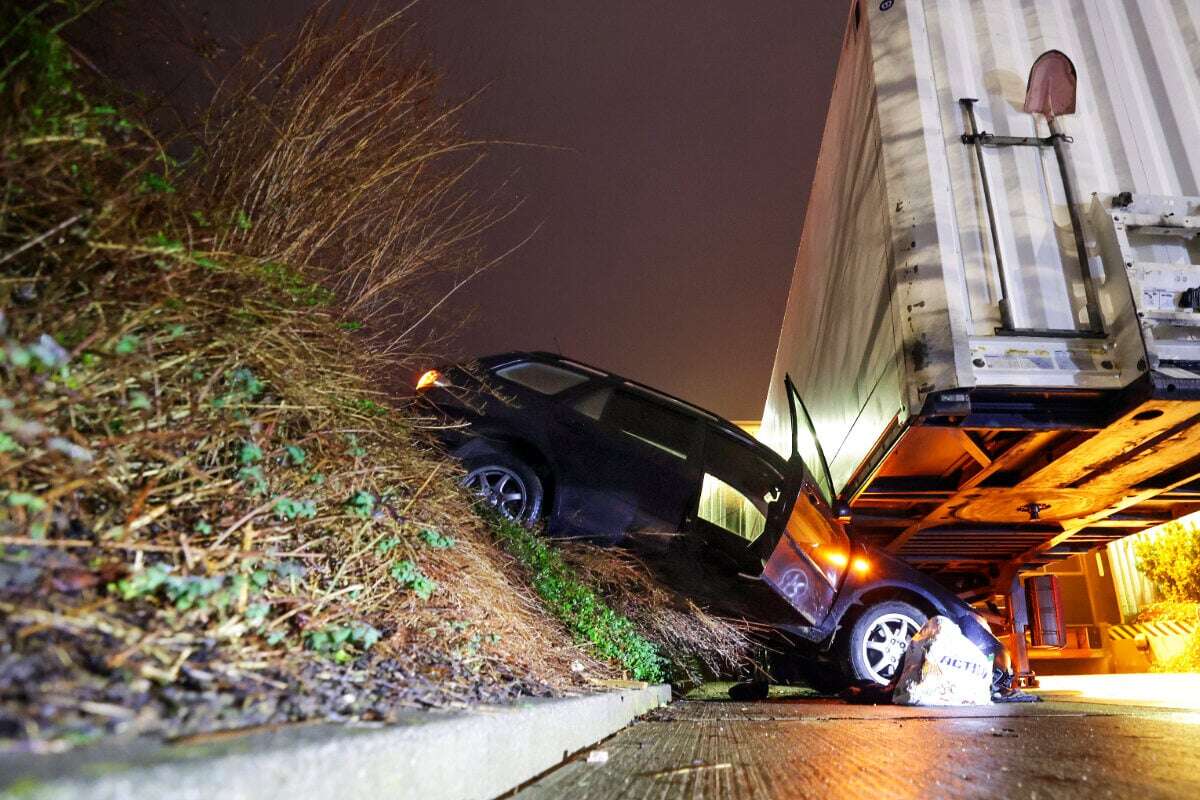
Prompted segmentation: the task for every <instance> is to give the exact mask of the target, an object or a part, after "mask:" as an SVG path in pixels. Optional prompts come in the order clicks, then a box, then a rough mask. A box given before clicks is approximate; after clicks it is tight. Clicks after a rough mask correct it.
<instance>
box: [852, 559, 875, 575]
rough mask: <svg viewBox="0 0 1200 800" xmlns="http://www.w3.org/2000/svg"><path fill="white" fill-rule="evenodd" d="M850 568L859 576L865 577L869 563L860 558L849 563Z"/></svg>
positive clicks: (869, 567) (868, 569) (869, 566)
mask: <svg viewBox="0 0 1200 800" xmlns="http://www.w3.org/2000/svg"><path fill="white" fill-rule="evenodd" d="M850 568H851V569H853V570H854V571H855V572H857V573H858V574H859V575H866V574H867V572H869V571H870V569H871V562H870V561H867V560H866V559H865V558H862V557H861V556H860V557H858V558H856V559H854V560H853V561H851V562H850Z"/></svg>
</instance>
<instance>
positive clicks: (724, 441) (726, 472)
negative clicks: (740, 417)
mask: <svg viewBox="0 0 1200 800" xmlns="http://www.w3.org/2000/svg"><path fill="white" fill-rule="evenodd" d="M782 482H783V476H782V475H781V474H780V473H779V471H778V470H777V469H776V468H775V467H774V466H772V465H771V463H770V462H769V461H768V460H767V459H766V458H765V457H764V456H763V455H762V454H761V453H758V452H756V451H755V449H754V448H753V447H751V446H750V445H748V444H746V443H744V442H739V441H737V440H736V439H734V438H733V437H732V436H729V435H727V434H725V433H723V432H721V431H718V430H711V429H710V430H709V431H708V435H707V436H706V437H705V442H704V483H703V485H702V486H701V488H700V506H699V509H698V511H697V515H698V516H699V517H700V518H701V519H703V520H707V521H708V522H711V523H712V524H714V525H717V526H719V527H721V528H723V529H725V530H726V531H729V532H730V533H733V534H736V535H737V536H740V537H742V538H743V539H746V540H747V541H749V542H753V541H754V540H756V539H757V538H758V537H759V536H760V535H761V534H762V532H763V530H764V529H765V528H766V524H767V507H768V505H769V504H770V502H771V500H772V499H774V497H775V496H776V493H777V492H778V491H779V490H780V488H781V484H782Z"/></svg>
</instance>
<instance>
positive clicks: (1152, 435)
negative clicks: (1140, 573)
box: [845, 376, 1200, 593]
mask: <svg viewBox="0 0 1200 800" xmlns="http://www.w3.org/2000/svg"><path fill="white" fill-rule="evenodd" d="M1194 383H1195V382H1191V381H1189V382H1181V381H1178V380H1170V379H1166V378H1163V377H1161V376H1154V377H1148V378H1147V379H1146V380H1144V381H1141V382H1139V383H1138V384H1136V385H1135V386H1133V387H1131V388H1130V389H1127V390H1124V391H1122V392H1107V393H1106V392H1103V391H1097V390H1075V391H1072V390H1059V391H1036V392H1031V391H1025V390H1007V391H1005V390H995V389H987V390H984V389H975V390H962V391H953V392H941V393H939V394H937V395H931V396H930V397H929V398H928V399H927V401H926V403H925V407H924V409H923V410H922V413H921V414H920V415H919V416H918V417H917V419H915V420H913V421H912V422H911V423H910V424H909V425H907V426H905V427H904V428H902V429H899V428H897V429H895V430H896V432H895V433H894V434H893V435H894V441H893V442H892V443H891V445H890V447H887V448H886V451H885V455H884V456H883V458H882V459H881V460H880V461H879V462H878V463H877V464H876V465H874V467H873V468H872V469H870V470H869V472H866V474H863V475H861V476H858V477H857V478H856V482H855V481H852V482H851V484H850V485H849V486H848V487H847V489H848V491H847V492H846V493H845V496H846V498H847V500H848V502H847V505H848V506H849V508H850V511H851V516H850V525H851V528H852V529H853V531H854V533H855V534H856V535H858V536H859V537H861V538H864V539H866V540H867V541H870V542H872V543H874V544H876V545H878V546H881V547H884V548H886V549H888V550H890V551H892V552H894V553H896V554H897V555H899V556H901V557H903V558H904V559H905V560H907V561H909V562H910V563H912V564H914V565H915V566H917V567H918V568H920V569H922V570H924V571H926V572H929V573H931V574H935V575H938V576H939V577H941V578H942V579H943V580H945V581H946V582H948V583H950V584H951V585H954V586H955V587H956V588H958V589H959V590H960V591H963V592H964V593H970V591H971V590H972V589H974V590H977V591H979V592H981V593H982V592H985V591H997V592H1007V591H1008V590H1009V586H1010V584H1011V580H1012V576H1013V574H1015V571H1016V570H1018V569H1020V568H1022V567H1027V566H1032V565H1039V564H1044V563H1047V562H1049V561H1053V560H1056V559H1061V558H1066V557H1068V556H1070V555H1072V554H1075V553H1080V552H1086V551H1088V550H1091V549H1092V548H1095V547H1098V546H1100V545H1103V544H1105V543H1107V542H1110V541H1113V540H1116V539H1120V538H1123V537H1125V536H1128V535H1129V534H1132V533H1137V532H1139V531H1141V530H1144V529H1146V528H1149V527H1152V526H1154V525H1158V524H1161V523H1163V522H1166V521H1169V520H1171V519H1175V518H1177V517H1179V516H1182V515H1183V514H1186V513H1189V512H1191V511H1194V510H1196V509H1200V387H1197V386H1195V385H1193V384H1194Z"/></svg>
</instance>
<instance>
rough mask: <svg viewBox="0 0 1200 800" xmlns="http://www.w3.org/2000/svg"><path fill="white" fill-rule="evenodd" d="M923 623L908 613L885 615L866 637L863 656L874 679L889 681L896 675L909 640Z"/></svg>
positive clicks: (882, 681) (863, 643) (878, 681)
mask: <svg viewBox="0 0 1200 800" xmlns="http://www.w3.org/2000/svg"><path fill="white" fill-rule="evenodd" d="M920 628H921V626H920V625H918V624H917V621H916V620H914V619H912V618H911V617H909V616H907V615H905V614H897V613H891V614H883V615H881V616H880V617H879V618H878V619H876V620H875V621H874V622H873V623H871V629H870V630H868V631H867V635H866V636H864V637H863V642H862V657H863V663H864V664H866V665H867V672H868V673H869V675H870V678H871V680H873V681H875V682H876V683H888V682H889V681H890V680H891V679H892V678H893V677H895V675H896V668H897V667H899V666H900V658H901V657H902V656H903V655H904V651H905V650H906V649H908V641H909V639H911V638H912V637H913V636H914V635H915V634H916V632H917V631H918V630H920Z"/></svg>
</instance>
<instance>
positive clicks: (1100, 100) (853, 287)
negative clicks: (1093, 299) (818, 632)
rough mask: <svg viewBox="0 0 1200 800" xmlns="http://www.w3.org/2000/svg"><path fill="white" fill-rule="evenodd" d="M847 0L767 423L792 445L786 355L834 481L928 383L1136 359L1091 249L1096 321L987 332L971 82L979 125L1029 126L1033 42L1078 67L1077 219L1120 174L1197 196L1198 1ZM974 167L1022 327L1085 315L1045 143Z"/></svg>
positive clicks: (1038, 126) (1135, 362)
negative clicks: (984, 174) (1092, 332)
mask: <svg viewBox="0 0 1200 800" xmlns="http://www.w3.org/2000/svg"><path fill="white" fill-rule="evenodd" d="M860 3H861V4H860ZM860 3H852V4H851V5H850V14H849V19H848V23H847V32H846V36H845V39H844V43H843V50H842V54H841V60H840V62H839V66H838V72H837V78H836V83H835V86H834V92H833V97H832V100H831V106H830V111H829V118H828V119H827V122H826V128H825V134H824V138H823V140H822V146H821V154H820V158H819V160H818V165H817V172H816V177H815V179H814V184H813V189H812V194H811V197H810V203H809V207H808V211H807V215H806V219H805V225H804V231H803V234H802V237H801V243H800V247H799V252H798V254H797V260H796V271H795V274H794V276H793V281H792V288H791V292H790V294H789V298H788V306H787V310H786V312H785V318H784V324H783V330H782V334H781V338H780V343H779V349H778V352H777V355H776V362H775V368H774V371H773V374H772V378H771V387H770V390H769V393H768V399H767V407H766V409H765V412H764V420H763V430H762V434H760V435H761V436H762V437H763V439H764V441H767V442H768V443H769V444H771V445H772V446H773V447H775V448H776V449H777V450H779V451H780V452H783V453H785V454H786V453H787V452H789V451H790V442H789V441H788V433H787V430H788V422H787V419H788V417H787V403H786V397H785V395H784V392H783V375H784V374H785V373H789V372H790V373H791V375H792V377H793V379H794V380H795V381H796V383H797V385H798V387H799V388H800V390H801V392H802V394H803V396H804V399H805V402H806V403H807V405H808V406H809V410H810V411H811V412H812V415H813V417H814V421H815V423H816V426H817V429H818V432H819V437H820V439H821V444H822V446H823V448H824V450H825V452H826V454H827V455H828V456H829V458H830V461H831V468H832V471H833V473H834V481H835V484H836V485H837V486H838V487H839V488H841V487H842V486H844V485H845V483H846V482H847V481H848V480H849V479H850V478H851V476H852V475H853V474H854V472H855V470H856V469H857V468H858V466H859V465H860V464H861V463H862V462H863V461H864V460H865V459H866V458H867V457H868V456H869V455H870V454H871V453H872V452H873V450H874V448H875V447H876V446H877V444H878V443H879V442H880V441H881V437H884V435H885V434H886V432H887V431H888V429H889V427H890V426H893V425H902V424H903V423H904V422H905V420H906V419H907V418H908V416H909V415H910V414H911V413H913V412H914V411H915V410H916V409H918V408H919V407H920V404H921V402H922V401H923V399H924V397H925V396H926V395H927V394H928V393H929V392H931V391H938V390H946V389H953V388H959V387H975V386H985V385H987V386H1033V387H1040V386H1045V387H1055V388H1059V387H1063V388H1066V387H1098V388H1119V387H1121V386H1124V385H1127V384H1129V383H1130V382H1131V381H1132V380H1134V379H1136V378H1137V377H1138V375H1139V374H1141V372H1142V371H1143V370H1144V369H1145V366H1146V365H1145V363H1139V362H1142V361H1143V360H1144V357H1145V351H1144V349H1142V344H1141V339H1140V337H1139V336H1138V329H1137V322H1136V319H1135V318H1134V316H1133V314H1132V312H1131V307H1130V292H1129V286H1128V282H1127V280H1126V278H1125V275H1124V273H1123V272H1122V270H1121V266H1122V265H1120V264H1112V263H1109V264H1105V263H1102V261H1101V258H1100V255H1099V254H1098V251H1097V250H1096V249H1094V248H1092V247H1089V269H1090V270H1091V274H1092V275H1093V276H1094V278H1095V280H1096V282H1097V283H1098V285H1099V290H1100V299H1101V305H1102V316H1103V323H1104V328H1105V332H1106V334H1107V336H1106V337H1105V338H1103V339H1099V340H1093V339H1084V338H1074V337H1053V336H1042V337H1013V336H1008V335H1001V334H998V333H997V331H996V328H997V327H999V326H1000V324H1001V319H1000V315H999V310H998V300H999V296H1000V295H999V291H1000V289H999V274H998V272H997V267H996V263H995V257H994V247H993V243H992V241H991V239H990V236H989V233H988V225H987V217H986V215H985V209H984V202H983V194H982V191H981V182H980V174H979V171H978V168H977V165H976V161H975V154H974V152H973V150H972V148H970V147H968V146H966V145H964V144H963V143H962V141H961V138H960V137H961V135H962V134H963V133H964V132H965V130H966V120H965V117H964V113H963V109H962V106H961V104H960V103H959V100H960V99H962V98H965V97H972V98H977V100H978V102H977V104H976V106H975V108H976V114H977V119H978V124H979V128H980V129H981V130H986V131H988V132H991V133H994V134H997V135H1006V136H1040V137H1044V136H1046V135H1048V130H1047V128H1046V125H1045V121H1044V120H1041V119H1040V118H1038V119H1035V118H1034V117H1032V116H1030V115H1028V114H1026V113H1025V112H1024V111H1023V110H1022V104H1023V101H1024V95H1025V81H1026V78H1027V76H1028V72H1029V68H1030V66H1031V65H1032V64H1033V61H1034V60H1035V59H1036V57H1037V56H1038V55H1039V54H1041V53H1043V52H1045V51H1046V50H1050V49H1058V50H1062V51H1063V52H1065V53H1066V54H1067V55H1068V56H1069V57H1070V58H1071V59H1072V60H1073V61H1074V63H1075V66H1076V68H1077V70H1078V79H1079V83H1078V101H1077V113H1076V114H1075V115H1073V116H1069V117H1062V118H1060V123H1061V124H1062V127H1063V129H1064V130H1065V132H1066V133H1067V134H1068V135H1070V136H1072V137H1073V138H1074V141H1073V143H1072V144H1070V145H1068V146H1067V149H1068V155H1067V158H1068V161H1069V165H1070V169H1071V171H1072V175H1073V177H1074V179H1075V181H1074V182H1075V186H1076V191H1077V197H1076V201H1077V204H1078V205H1079V211H1080V214H1081V215H1083V216H1084V217H1085V220H1086V218H1087V210H1088V207H1089V205H1090V204H1091V196H1092V195H1093V194H1094V195H1096V199H1097V201H1098V203H1099V204H1100V205H1101V206H1107V205H1108V204H1110V203H1111V200H1112V197H1113V196H1114V195H1116V194H1117V193H1120V192H1124V191H1131V192H1134V193H1138V194H1150V195H1169V196H1182V195H1200V77H1198V76H1200V0H987V1H986V2H985V1H984V0H978V1H977V2H974V1H972V0H895V2H886V0H885V1H884V2H879V0H869V1H868V0H860ZM985 165H986V168H987V171H988V173H989V175H988V177H989V179H990V185H991V187H992V195H993V200H994V203H995V211H996V216H997V220H998V224H999V234H1000V235H999V240H1000V241H999V245H1000V249H1001V253H1002V256H1003V258H1004V261H1005V267H1006V274H1007V276H1008V284H1009V292H1010V298H1009V302H1010V306H1011V308H1012V310H1013V322H1014V325H1015V327H1018V328H1037V329H1068V330H1069V329H1076V330H1079V329H1082V328H1084V327H1086V318H1085V312H1084V308H1085V306H1084V301H1083V285H1082V281H1081V280H1080V277H1079V275H1080V269H1079V265H1078V263H1077V259H1076V254H1075V248H1074V241H1073V237H1072V233H1071V227H1070V219H1069V215H1068V212H1067V206H1066V202H1065V198H1064V196H1063V190H1062V183H1061V180H1060V178H1059V173H1058V171H1057V166H1056V164H1055V160H1054V154H1053V151H1052V150H1050V149H1049V148H1047V149H1043V150H1038V149H1035V148H1028V147H1023V148H995V149H993V148H988V149H986V150H985ZM1090 224H1091V223H1089V222H1086V221H1085V226H1086V225H1090ZM1085 235H1086V238H1087V239H1088V241H1089V244H1091V243H1092V242H1093V240H1095V239H1096V238H1097V235H1098V231H1096V230H1092V229H1091V228H1085ZM1189 247H1190V248H1191V249H1190V250H1189ZM1144 249H1145V250H1146V252H1145V253H1143V254H1141V257H1143V258H1145V259H1146V260H1148V261H1154V262H1164V263H1195V262H1196V261H1200V258H1198V257H1197V256H1200V253H1197V251H1196V247H1195V245H1189V244H1187V243H1186V241H1185V240H1182V239H1180V240H1178V241H1176V242H1172V243H1167V244H1151V243H1149V242H1147V243H1146V244H1145V245H1144ZM1197 276H1198V277H1197V280H1196V285H1200V267H1198V268H1197ZM1197 330H1200V328H1197ZM1184 336H1185V338H1188V337H1190V334H1186V333H1185V334H1184ZM1198 339H1200V337H1198ZM1188 340H1189V341H1190V339H1188ZM1196 357H1197V360H1198V361H1200V341H1198V342H1197V344H1196Z"/></svg>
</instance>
